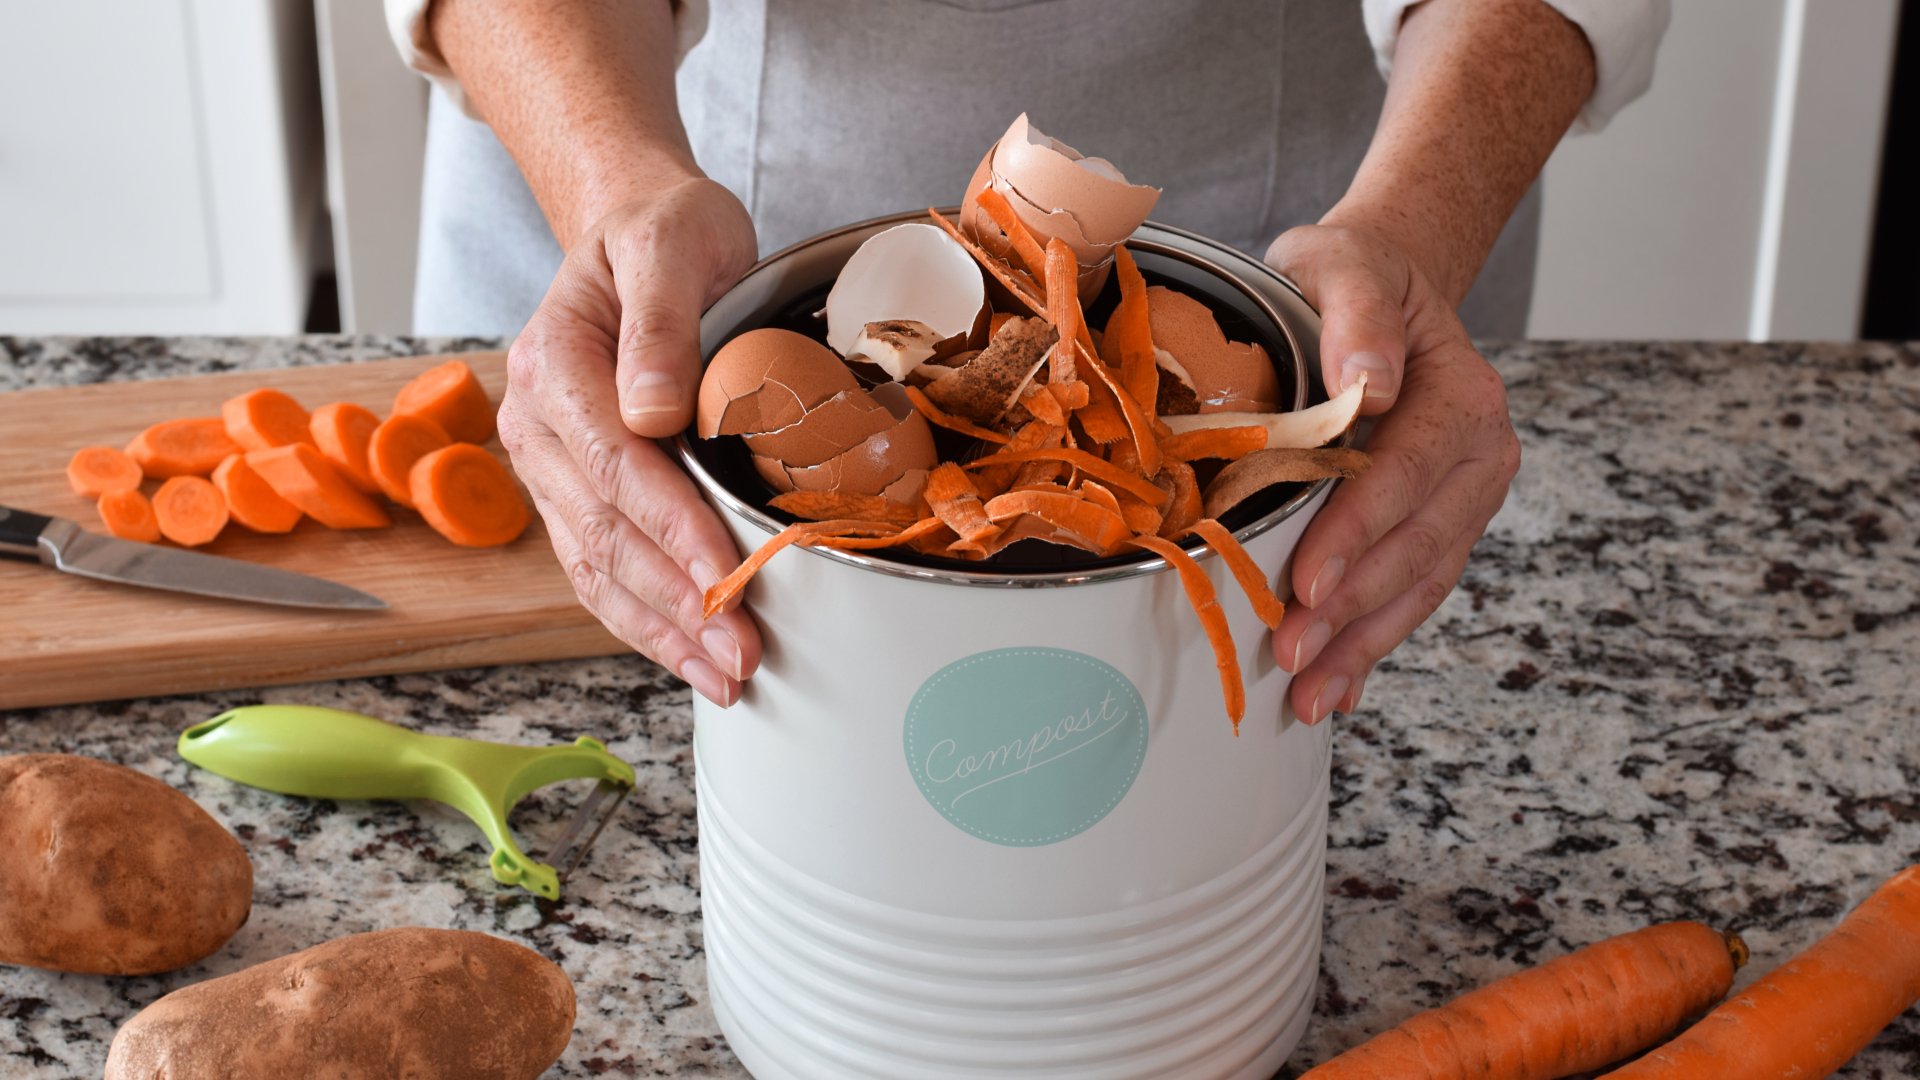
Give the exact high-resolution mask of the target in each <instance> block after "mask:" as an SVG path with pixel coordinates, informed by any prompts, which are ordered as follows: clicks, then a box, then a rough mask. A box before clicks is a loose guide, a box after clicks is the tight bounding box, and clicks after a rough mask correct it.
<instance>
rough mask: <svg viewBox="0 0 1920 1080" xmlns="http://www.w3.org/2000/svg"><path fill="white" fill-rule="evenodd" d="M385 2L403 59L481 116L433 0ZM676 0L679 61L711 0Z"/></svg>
mask: <svg viewBox="0 0 1920 1080" xmlns="http://www.w3.org/2000/svg"><path fill="white" fill-rule="evenodd" d="M385 3H386V12H387V33H388V35H390V36H391V37H392V38H393V45H394V48H396V49H398V50H400V59H401V61H402V62H404V63H405V64H406V65H407V66H408V67H410V68H412V69H413V70H415V71H417V72H419V73H420V74H422V75H425V76H426V77H427V78H429V79H431V80H433V84H434V85H435V86H438V87H439V88H440V89H441V90H443V91H445V92H446V95H447V97H448V98H450V99H452V101H453V103H454V104H456V105H458V106H460V111H461V112H463V113H465V114H467V115H468V116H470V117H472V118H474V119H476V120H478V119H480V116H479V114H477V113H475V112H474V110H473V104H472V102H470V101H468V100H467V93H466V91H465V90H464V89H462V88H461V86H460V80H459V79H458V78H457V77H455V75H454V74H453V69H452V68H450V67H448V66H447V61H446V58H445V57H443V56H441V55H440V49H439V47H438V46H436V45H435V44H434V41H433V31H432V29H431V28H430V27H429V26H428V24H427V7H428V5H429V4H431V3H433V0H385ZM672 3H673V37H674V61H675V63H678V62H679V61H681V60H684V59H686V56H687V53H688V52H690V51H692V49H693V47H694V46H695V45H698V44H699V43H700V39H701V38H703V37H705V36H706V33H707V0H672Z"/></svg>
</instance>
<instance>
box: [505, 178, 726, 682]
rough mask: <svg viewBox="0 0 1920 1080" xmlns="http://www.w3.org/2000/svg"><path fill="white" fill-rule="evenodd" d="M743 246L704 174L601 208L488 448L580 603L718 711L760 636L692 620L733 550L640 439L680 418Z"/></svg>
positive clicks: (687, 411) (566, 266) (537, 317)
mask: <svg viewBox="0 0 1920 1080" xmlns="http://www.w3.org/2000/svg"><path fill="white" fill-rule="evenodd" d="M755 251H756V246H755V242H754V235H753V222H752V220H751V219H750V218H749V217H748V216H747V211H746V208H745V207H743V206H741V205H740V201H739V200H738V199H736V198H734V197H733V195H732V193H731V192H729V191H727V189H726V188H724V187H721V186H720V185H719V184H716V183H714V182H713V181H711V180H708V179H706V178H704V177H700V176H688V177H686V178H685V179H683V180H680V181H679V182H677V183H673V184H670V185H668V186H665V187H662V188H658V189H656V190H654V191H653V192H650V193H649V194H648V195H647V196H646V197H645V199H644V200H641V201H636V202H630V203H627V204H625V205H622V206H619V207H617V208H616V209H614V210H613V211H612V212H611V213H608V214H607V215H606V216H604V217H602V218H601V219H600V221H599V222H598V223H597V224H595V225H594V226H593V227H592V228H590V229H588V230H587V231H586V232H585V233H583V234H582V235H581V236H580V237H579V239H578V240H577V241H576V242H575V243H574V245H573V249H572V250H571V251H570V252H568V254H567V258H566V261H565V262H564V263H562V264H561V267H560V271H559V273H557V274H555V275H554V279H553V285H552V286H551V287H550V288H549V289H548V290H547V295H546V298H545V299H544V300H542V301H541V303H540V308H539V310H537V311H535V312H534V314H533V317H532V318H531V319H530V320H528V322H527V326H526V329H524V330H522V331H521V333H520V336H519V337H518V338H517V339H515V340H514V343H513V348H512V350H511V351H510V352H509V353H508V356H507V372H508V375H507V391H506V395H505V397H504V399H503V400H502V402H501V405H500V441H501V442H502V443H503V444H504V445H505V446H506V448H507V452H508V453H509V454H510V455H511V456H512V458H513V465H514V470H515V471H516V472H517V473H519V475H520V479H521V480H522V481H524V482H525V483H526V485H527V489H528V491H530V492H531V493H532V495H533V502H534V506H535V507H537V508H538V509H539V511H540V516H541V517H542V518H544V519H546V523H547V531H548V533H549V534H550V535H551V536H552V539H553V550H554V554H556V555H558V556H559V558H560V563H561V565H562V566H564V567H565V568H566V571H567V577H568V578H569V579H570V580H571V581H572V582H573V588H574V592H576V593H578V594H579V596H580V602H581V603H583V604H585V605H586V606H587V610H589V611H591V612H593V613H594V615H595V616H597V617H598V618H599V619H600V621H601V622H602V623H603V624H605V625H606V627H607V629H608V630H610V631H612V632H613V633H614V635H615V636H617V637H618V638H620V640H622V641H624V642H626V643H627V644H629V645H631V646H633V647H634V648H635V649H637V650H639V651H640V652H642V653H644V654H646V655H647V656H648V657H650V658H652V659H653V660H655V661H656V662H658V663H660V664H661V665H663V666H664V667H666V668H667V669H668V670H669V671H672V672H674V673H675V674H677V675H679V676H680V678H682V679H685V680H686V681H687V682H688V683H689V684H691V685H692V686H693V688H694V689H695V690H697V691H699V692H700V694H702V695H703V696H705V697H706V698H707V699H708V700H710V701H713V702H714V703H715V704H718V705H720V706H722V707H725V706H729V705H732V704H733V703H734V702H735V701H736V700H738V699H739V697H740V683H741V681H742V680H744V679H746V678H747V676H749V675H751V674H752V673H753V670H754V668H755V667H756V666H757V665H758V664H759V662H760V635H759V632H758V630H757V629H756V628H755V627H754V624H753V620H752V619H750V618H748V617H747V614H746V612H745V611H743V610H740V609H739V608H738V607H737V606H736V607H734V608H732V609H730V610H728V611H725V612H722V613H721V614H718V615H716V616H714V617H713V618H712V619H705V618H702V615H701V607H702V594H703V593H704V592H705V591H706V590H707V588H708V587H709V586H711V585H712V584H713V583H714V582H716V581H718V580H720V578H721V577H723V576H725V575H726V574H727V573H728V572H729V571H731V570H732V569H733V568H734V567H735V566H737V565H739V562H740V555H739V552H738V551H737V550H736V549H735V548H734V544H733V540H732V538H731V537H730V536H728V534H727V531H726V529H725V528H724V527H723V526H722V525H721V523H720V519H719V518H718V517H717V516H716V515H715V514H714V512H713V511H712V510H711V509H709V508H708V506H707V504H706V503H705V502H703V501H702V500H701V498H700V493H699V491H698V490H697V489H696V488H695V487H694V484H693V481H692V480H691V479H689V478H688V477H687V475H686V474H685V473H684V472H682V471H681V470H680V467H679V466H678V465H677V464H676V463H675V461H674V459H673V457H672V456H671V455H670V454H669V453H668V451H667V450H666V448H664V447H662V446H661V445H660V444H658V443H656V442H654V440H655V439H664V438H668V437H671V436H673V435H675V434H677V433H679V432H680V431H682V430H684V429H685V428H686V426H687V425H688V423H690V422H691V420H692V418H693V407H694V400H695V397H696V394H697V392H698V389H699V384H700V313H701V312H702V311H703V310H704V309H705V308H706V306H707V305H708V304H711V303H712V302H713V301H714V300H716V299H718V298H719V296H720V295H721V294H722V293H723V292H725V291H726V290H727V289H728V288H729V287H731V286H732V285H733V283H734V282H735V281H737V280H739V278H740V276H741V275H742V274H743V273H745V272H746V270H747V268H748V267H749V266H751V265H752V264H753V260H754V256H755Z"/></svg>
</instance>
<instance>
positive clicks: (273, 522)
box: [213, 454, 300, 533]
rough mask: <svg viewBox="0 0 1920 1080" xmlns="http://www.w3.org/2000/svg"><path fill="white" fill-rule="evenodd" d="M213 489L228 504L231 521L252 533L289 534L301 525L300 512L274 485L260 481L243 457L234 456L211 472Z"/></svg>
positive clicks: (257, 474)
mask: <svg viewBox="0 0 1920 1080" xmlns="http://www.w3.org/2000/svg"><path fill="white" fill-rule="evenodd" d="M213 486H214V487H217V488H219V489H220V497H221V498H223V499H225V500H227V513H229V514H231V515H232V516H233V520H235V521H237V522H239V523H240V524H242V525H245V526H246V527H247V528H249V529H252V530H253V531H254V532H263V533H283V532H290V531H292V529H293V527H294V525H296V524H298V523H299V521H300V508H299V507H297V506H295V505H293V504H292V503H290V502H288V501H287V500H285V499H283V498H281V497H280V494H279V492H276V491H274V490H273V485H271V484H269V483H267V482H266V481H265V480H263V479H261V478H260V474H259V473H257V472H254V471H253V467H252V466H251V465H248V464H247V456H246V455H245V454H234V455H233V456H232V457H229V458H228V459H227V460H225V461H223V462H221V463H220V464H219V466H218V467H216V468H215V469H214V470H213Z"/></svg>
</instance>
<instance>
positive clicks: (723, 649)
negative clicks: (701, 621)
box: [700, 626, 746, 679]
mask: <svg viewBox="0 0 1920 1080" xmlns="http://www.w3.org/2000/svg"><path fill="white" fill-rule="evenodd" d="M700 645H701V647H703V648H705V649H706V650H707V655H708V656H710V657H712V658H713V662H714V663H716V664H719V665H720V670H721V671H724V672H726V673H727V674H729V675H731V676H733V677H734V678H736V679H744V678H746V675H745V674H744V673H743V672H742V671H741V670H740V643H739V642H738V641H735V640H734V639H733V635H732V634H729V633H727V632H726V631H725V630H722V629H720V628H719V627H717V626H709V627H707V628H706V629H705V630H702V631H700Z"/></svg>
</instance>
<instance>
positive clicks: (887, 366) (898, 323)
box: [847, 319, 944, 379]
mask: <svg viewBox="0 0 1920 1080" xmlns="http://www.w3.org/2000/svg"><path fill="white" fill-rule="evenodd" d="M943 344H944V343H943V342H942V340H941V337H940V335H939V334H938V333H937V332H935V330H934V329H933V327H931V326H928V325H927V324H926V323H923V322H913V321H911V320H901V319H893V320H889V321H887V322H870V323H868V324H867V325H866V326H864V327H862V328H861V330H860V336H859V337H857V338H855V339H854V342H853V345H852V346H851V347H849V348H848V350H847V363H849V364H853V363H856V362H861V361H864V362H866V363H869V364H872V365H874V366H875V367H878V368H879V369H880V370H881V371H883V372H885V373H886V376H887V377H888V378H890V379H899V378H902V377H904V376H906V375H908V374H910V373H911V372H912V371H913V370H914V369H915V368H917V367H919V366H920V365H922V364H924V363H926V362H927V361H929V360H932V359H934V358H935V357H936V356H938V355H939V353H940V349H941V346H942V345H943Z"/></svg>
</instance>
